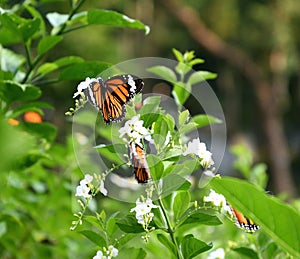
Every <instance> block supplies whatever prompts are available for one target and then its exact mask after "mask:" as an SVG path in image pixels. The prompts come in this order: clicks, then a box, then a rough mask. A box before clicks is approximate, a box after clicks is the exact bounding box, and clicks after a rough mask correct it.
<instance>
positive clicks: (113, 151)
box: [95, 144, 128, 164]
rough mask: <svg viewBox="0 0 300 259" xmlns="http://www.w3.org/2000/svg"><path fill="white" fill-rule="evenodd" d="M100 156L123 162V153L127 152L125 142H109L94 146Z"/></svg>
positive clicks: (117, 162) (119, 162)
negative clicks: (108, 143) (109, 143)
mask: <svg viewBox="0 0 300 259" xmlns="http://www.w3.org/2000/svg"><path fill="white" fill-rule="evenodd" d="M95 148H96V149H97V150H98V152H99V154H100V155H101V156H104V157H106V158H107V159H109V160H110V161H112V162H114V163H116V164H122V163H124V154H127V153H128V149H127V147H126V145H125V144H111V145H99V146H95Z"/></svg>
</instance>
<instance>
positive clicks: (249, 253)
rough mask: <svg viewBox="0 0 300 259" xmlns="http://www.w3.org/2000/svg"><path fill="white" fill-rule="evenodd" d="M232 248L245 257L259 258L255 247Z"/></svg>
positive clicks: (250, 258)
mask: <svg viewBox="0 0 300 259" xmlns="http://www.w3.org/2000/svg"><path fill="white" fill-rule="evenodd" d="M231 250H233V251H235V252H237V253H239V254H240V255H241V256H243V258H249V259H259V256H258V254H257V253H256V252H255V251H254V250H253V249H251V248H248V247H237V248H231Z"/></svg>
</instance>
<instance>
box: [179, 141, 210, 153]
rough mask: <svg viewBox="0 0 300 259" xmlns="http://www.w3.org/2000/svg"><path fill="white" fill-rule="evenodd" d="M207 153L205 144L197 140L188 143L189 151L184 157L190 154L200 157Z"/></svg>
mask: <svg viewBox="0 0 300 259" xmlns="http://www.w3.org/2000/svg"><path fill="white" fill-rule="evenodd" d="M205 151H206V145H205V143H203V142H200V139H199V138H196V139H193V140H192V141H190V142H189V143H188V146H187V149H186V151H185V152H183V155H184V156H186V155H189V154H194V155H196V156H198V157H200V156H201V155H202V154H203V152H205Z"/></svg>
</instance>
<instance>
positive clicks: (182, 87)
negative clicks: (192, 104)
mask: <svg viewBox="0 0 300 259" xmlns="http://www.w3.org/2000/svg"><path fill="white" fill-rule="evenodd" d="M191 91H192V87H191V85H190V84H186V83H183V82H177V83H175V84H174V87H173V91H172V95H173V96H174V98H175V101H176V103H177V104H179V105H183V104H184V103H185V102H186V101H187V99H188V98H189V96H190V95H191Z"/></svg>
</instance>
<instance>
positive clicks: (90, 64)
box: [59, 61, 111, 80]
mask: <svg viewBox="0 0 300 259" xmlns="http://www.w3.org/2000/svg"><path fill="white" fill-rule="evenodd" d="M110 66H111V65H110V64H108V63H106V62H98V61H86V62H81V63H76V64H73V65H71V66H68V67H67V68H65V69H63V70H62V71H61V74H60V76H59V80H84V79H85V78H86V77H96V76H98V75H99V74H100V73H101V72H102V71H104V70H106V69H108V68H109V67H110Z"/></svg>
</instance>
